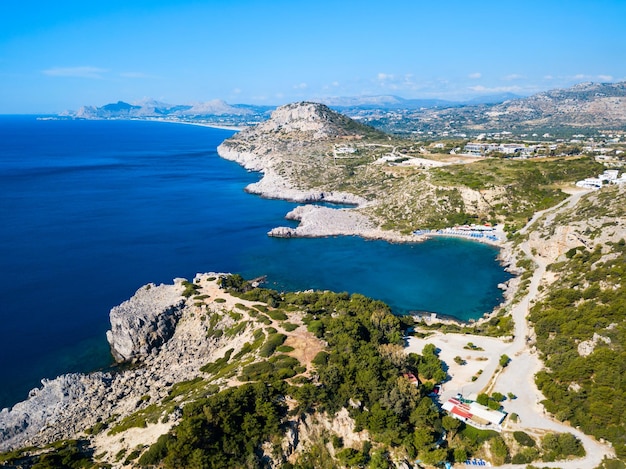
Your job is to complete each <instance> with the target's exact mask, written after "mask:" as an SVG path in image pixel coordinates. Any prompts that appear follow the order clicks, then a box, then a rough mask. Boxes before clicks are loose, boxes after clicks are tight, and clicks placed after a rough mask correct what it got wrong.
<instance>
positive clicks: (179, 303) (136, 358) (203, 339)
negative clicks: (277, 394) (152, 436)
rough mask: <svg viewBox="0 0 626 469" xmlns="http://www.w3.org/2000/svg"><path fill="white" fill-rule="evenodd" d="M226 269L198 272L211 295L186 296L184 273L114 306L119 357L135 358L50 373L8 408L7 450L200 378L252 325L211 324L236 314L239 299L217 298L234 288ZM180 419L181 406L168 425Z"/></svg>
mask: <svg viewBox="0 0 626 469" xmlns="http://www.w3.org/2000/svg"><path fill="white" fill-rule="evenodd" d="M218 277H219V275H218V274H203V275H198V276H197V277H196V278H195V279H194V280H193V285H196V286H197V288H195V292H196V294H195V295H194V296H197V295H207V298H206V299H205V300H197V299H196V300H194V299H193V298H186V297H185V296H183V293H184V291H185V286H184V285H183V283H184V280H183V279H176V280H175V283H174V284H173V285H154V284H148V285H145V286H143V287H142V288H140V289H139V290H138V291H137V292H136V293H135V295H134V296H133V297H132V298H131V299H129V300H128V301H125V302H124V303H122V304H121V305H119V306H116V307H114V308H113V309H112V310H111V313H110V320H111V330H109V331H108V332H107V339H108V341H109V344H110V346H111V351H112V353H113V355H114V356H115V358H116V360H117V361H118V362H125V363H128V365H126V366H123V367H118V368H114V369H112V370H111V371H108V372H95V373H90V374H78V373H73V374H67V375H63V376H59V377H58V378H55V379H53V380H43V381H42V384H43V386H42V387H41V388H39V389H34V390H32V391H31V393H30V395H29V398H28V399H27V400H26V401H23V402H20V403H18V404H16V405H15V406H13V407H12V408H11V409H3V410H2V411H0V451H7V450H11V449H15V448H20V447H24V446H43V445H46V444H48V443H51V442H54V441H57V440H62V439H67V438H75V437H76V436H77V435H80V434H83V432H84V431H85V430H87V429H89V428H92V427H94V426H96V425H99V426H100V427H112V426H114V425H115V423H116V422H119V421H120V420H122V419H123V417H125V416H128V415H130V414H132V413H133V412H137V411H139V410H141V409H144V408H146V407H147V406H149V405H150V404H155V403H158V402H161V401H162V400H163V399H165V398H166V397H168V395H169V393H170V391H171V389H172V386H173V385H174V384H175V383H180V382H182V381H186V380H192V379H194V378H196V377H197V376H198V373H199V369H200V368H201V367H202V366H203V365H204V364H206V363H207V362H209V361H211V360H212V359H214V358H216V357H219V356H221V355H223V354H224V350H225V349H224V347H225V346H226V345H228V346H229V347H233V346H235V347H236V346H237V344H238V343H240V345H241V344H243V342H245V340H247V339H248V338H249V334H250V332H249V331H242V333H241V335H239V336H237V337H230V338H228V339H226V338H218V337H213V336H211V335H210V334H208V331H209V329H210V328H211V327H217V328H228V327H229V326H231V325H232V324H233V322H234V321H233V319H232V318H230V317H229V316H228V314H226V312H225V311H226V308H228V307H229V306H232V304H233V301H228V302H225V303H217V302H215V301H213V300H214V299H216V298H217V296H218V295H220V296H222V295H223V296H228V295H226V294H222V293H221V291H220V288H219V286H218V285H217V283H216V282H217V278H218ZM209 298H210V299H209ZM209 314H214V315H215V319H214V323H213V324H212V325H210V324H208V323H207V322H205V321H203V320H202V319H201V317H202V315H209ZM175 422H176V411H174V412H173V414H172V417H171V418H170V419H169V421H168V424H167V425H166V428H165V431H167V428H169V427H170V426H171V425H173V424H174V423H175ZM157 436H158V435H157ZM109 443H110V442H109ZM146 443H147V444H149V443H150V441H147V442H146Z"/></svg>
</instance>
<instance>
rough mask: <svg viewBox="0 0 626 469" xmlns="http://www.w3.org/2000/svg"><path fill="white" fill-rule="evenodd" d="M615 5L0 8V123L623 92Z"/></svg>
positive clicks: (471, 0) (168, 1) (48, 4)
mask: <svg viewBox="0 0 626 469" xmlns="http://www.w3.org/2000/svg"><path fill="white" fill-rule="evenodd" d="M625 51H626V0H596V1H590V0H589V1H588V0H585V1H580V0H578V1H577V0H570V1H568V2H562V1H552V0H543V1H535V0H527V1H519V0H518V1H502V0H500V1H495V0H482V1H477V0H436V1H423V0H407V1H405V0H400V1H387V2H384V1H381V0H376V1H369V0H361V1H352V0H347V1H341V0H333V1H329V0H317V1H309V0H291V1H283V0H272V1H268V0H265V1H261V0H238V1H234V0H231V1H226V0H204V1H191V0H178V1H173V0H100V1H88V0H80V1H72V0H56V1H51V0H45V1H44V0H2V2H1V3H0V113H4V114H6V113H54V112H60V111H63V110H66V109H77V108H78V107H80V106H81V105H85V104H90V105H96V106H101V105H104V104H107V103H109V102H115V101H117V100H124V101H128V102H135V101H139V100H142V99H144V98H148V97H150V98H154V99H158V100H162V101H165V102H169V103H177V104H178V103H193V102H201V101H209V100H212V99H224V100H226V101H227V102H229V103H232V104H235V103H251V104H272V105H275V104H283V103H287V102H291V101H298V100H302V99H307V100H314V99H316V98H321V97H330V96H334V97H336V96H360V95H381V94H393V95H397V96H401V97H404V98H443V99H451V100H455V99H465V98H469V97H472V96H476V95H479V94H491V93H501V92H513V93H516V94H523V95H527V94H532V93H535V92H538V91H543V90H547V89H553V88H561V87H566V86H570V85H572V84H575V83H579V82H582V81H596V82H615V81H623V80H626V60H624V54H625Z"/></svg>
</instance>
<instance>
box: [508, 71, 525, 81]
mask: <svg viewBox="0 0 626 469" xmlns="http://www.w3.org/2000/svg"><path fill="white" fill-rule="evenodd" d="M520 78H524V76H523V75H520V74H518V73H511V74H510V75H507V76H505V77H504V79H505V80H506V81H512V80H519V79H520Z"/></svg>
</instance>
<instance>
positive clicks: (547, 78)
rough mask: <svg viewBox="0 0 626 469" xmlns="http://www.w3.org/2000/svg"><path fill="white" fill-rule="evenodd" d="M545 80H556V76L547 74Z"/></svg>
mask: <svg viewBox="0 0 626 469" xmlns="http://www.w3.org/2000/svg"><path fill="white" fill-rule="evenodd" d="M543 79H544V80H554V77H553V76H552V75H546V76H545V77H543Z"/></svg>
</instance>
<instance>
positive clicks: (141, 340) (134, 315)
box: [106, 279, 185, 363]
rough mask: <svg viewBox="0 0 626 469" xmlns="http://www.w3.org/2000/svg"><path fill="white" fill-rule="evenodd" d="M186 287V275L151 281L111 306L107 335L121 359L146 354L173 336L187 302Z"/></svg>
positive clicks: (115, 352) (114, 353) (117, 359)
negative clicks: (170, 280) (164, 281)
mask: <svg viewBox="0 0 626 469" xmlns="http://www.w3.org/2000/svg"><path fill="white" fill-rule="evenodd" d="M183 288H184V287H183V286H182V279H176V280H175V283H174V285H158V286H157V285H154V284H148V285H146V286H144V287H142V288H140V289H139V290H137V292H136V293H135V295H134V296H133V297H132V298H131V299H129V300H127V301H124V302H123V303H122V304H120V305H119V306H116V307H114V308H113V309H112V310H111V313H110V314H109V317H110V321H111V330H109V331H107V333H106V337H107V340H108V342H109V345H110V346H111V353H112V354H113V356H114V357H115V360H116V361H117V362H118V363H121V362H125V361H129V360H136V359H139V358H144V357H146V356H147V355H148V354H149V353H150V352H151V350H153V349H155V348H157V347H159V346H160V345H162V344H163V343H165V342H167V341H168V340H169V339H170V338H171V337H172V335H173V334H174V331H175V330H176V323H177V322H178V320H179V319H180V317H181V315H182V309H183V307H184V306H185V299H184V298H183V297H182V291H183Z"/></svg>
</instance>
